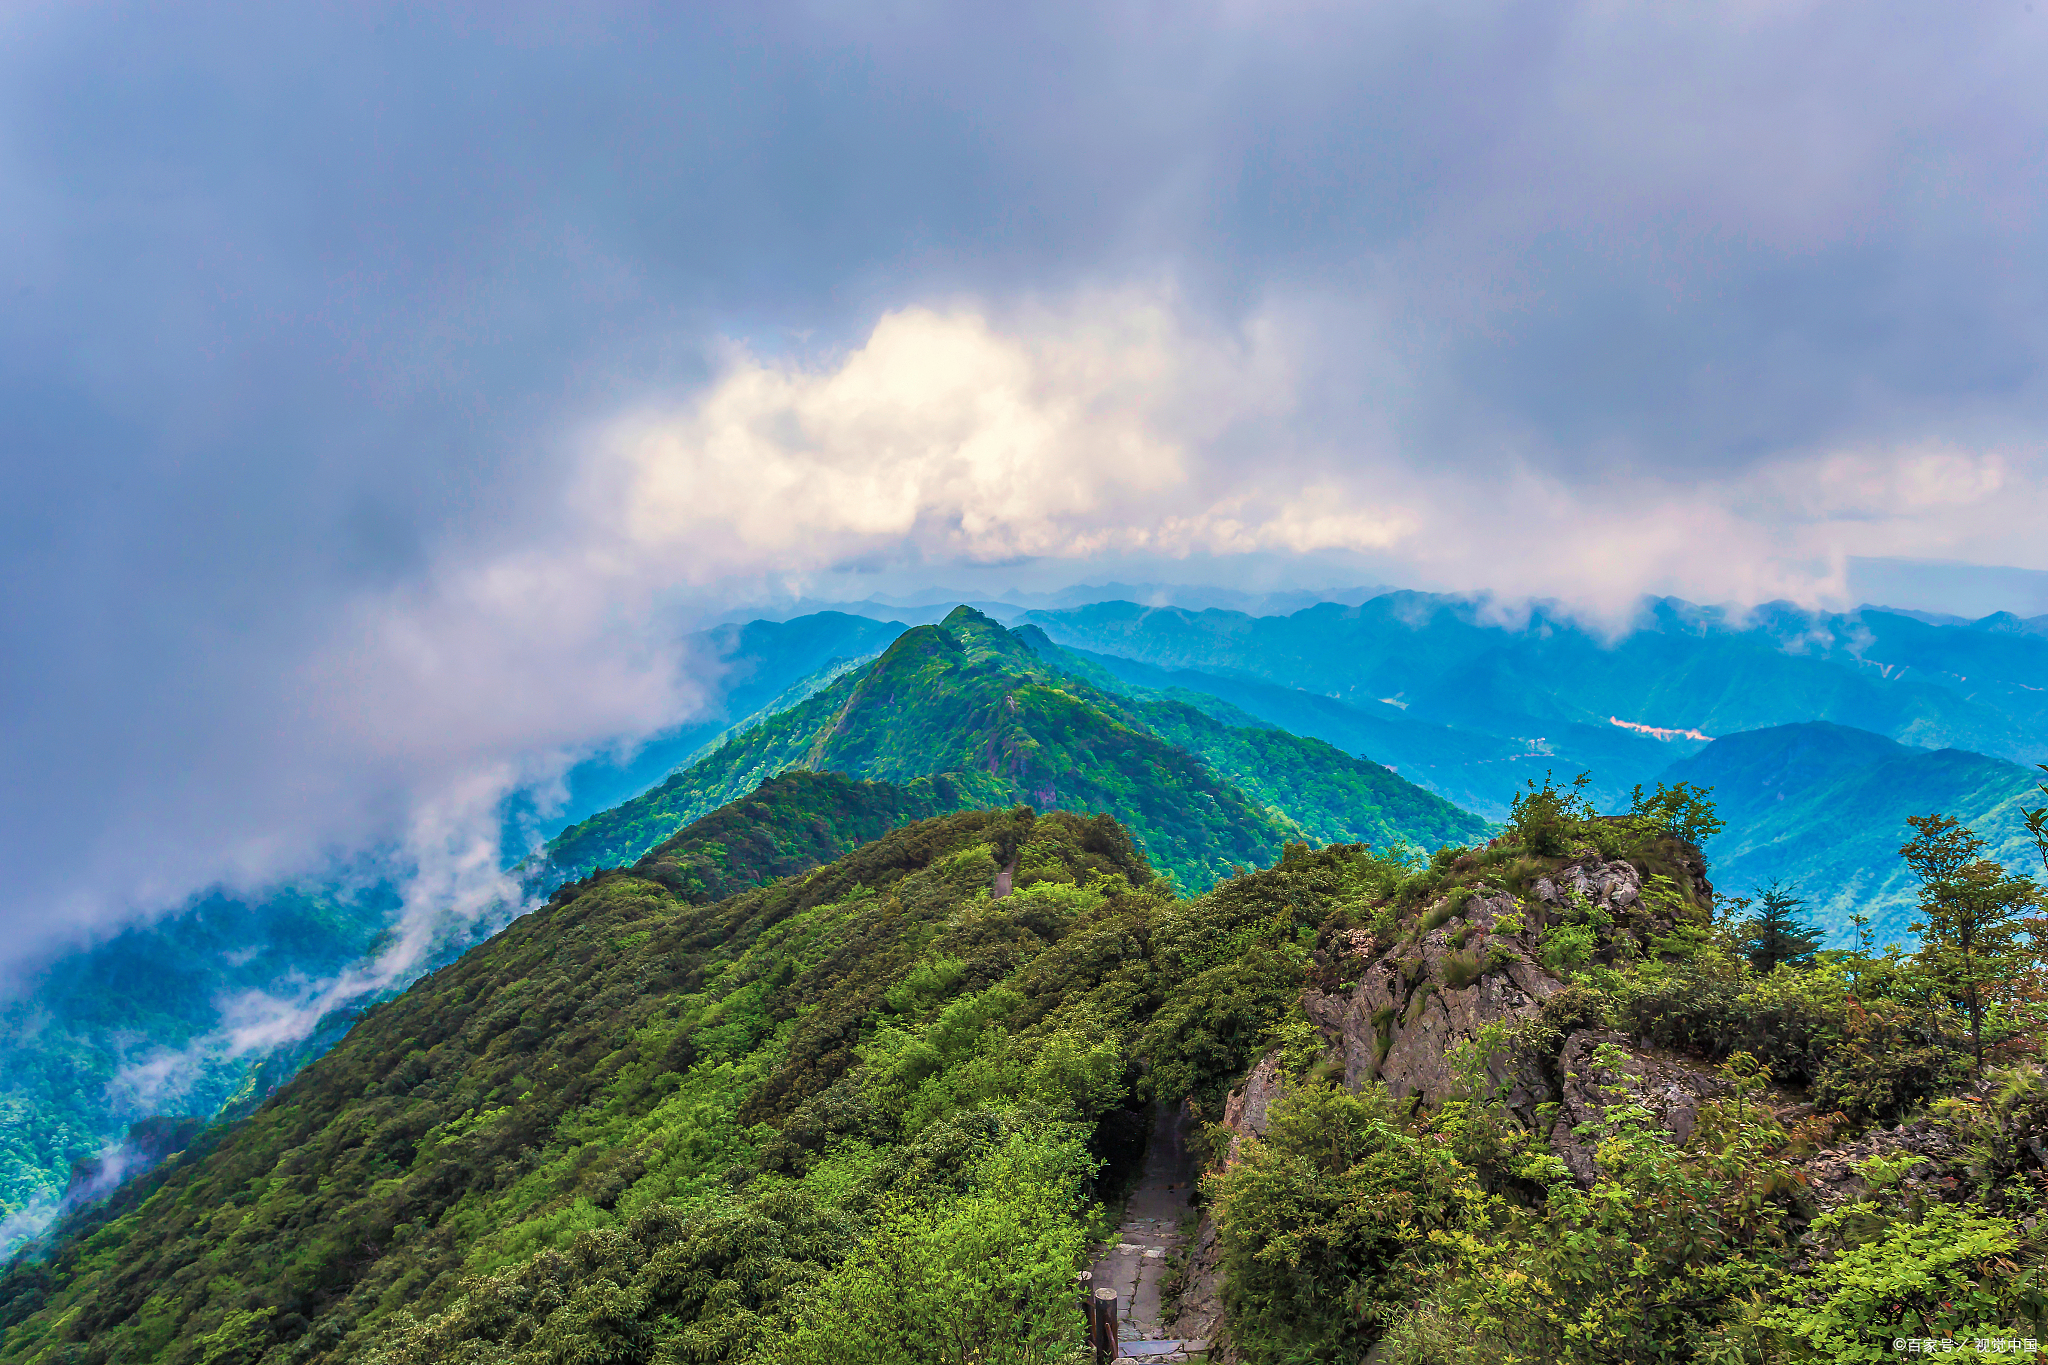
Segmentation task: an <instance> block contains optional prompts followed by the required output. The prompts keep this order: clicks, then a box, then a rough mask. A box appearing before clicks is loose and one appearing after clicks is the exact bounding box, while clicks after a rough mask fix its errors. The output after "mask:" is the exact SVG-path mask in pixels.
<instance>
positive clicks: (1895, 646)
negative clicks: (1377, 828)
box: [1025, 592, 2048, 819]
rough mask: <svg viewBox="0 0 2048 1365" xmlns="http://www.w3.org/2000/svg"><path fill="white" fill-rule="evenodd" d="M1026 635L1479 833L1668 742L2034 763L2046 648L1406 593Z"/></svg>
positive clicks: (1619, 781)
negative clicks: (1434, 808) (1317, 752)
mask: <svg viewBox="0 0 2048 1365" xmlns="http://www.w3.org/2000/svg"><path fill="white" fill-rule="evenodd" d="M1025 620H1026V621H1028V622H1030V623H1032V624H1035V625H1037V626H1039V627H1041V628H1042V629H1043V630H1044V631H1045V632H1046V633H1047V634H1048V635H1049V636H1050V637H1051V638H1052V639H1053V640H1054V641H1056V642H1057V643H1058V644H1060V645H1061V646H1063V647H1067V648H1071V649H1075V650H1086V651H1091V652H1093V653H1095V654H1099V655H1103V656H1114V659H1111V658H1105V659H1103V661H1102V662H1103V663H1104V664H1105V665H1107V666H1110V667H1112V668H1117V669H1121V670H1124V671H1125V672H1126V675H1127V676H1130V678H1131V680H1132V681H1136V682H1140V683H1149V684H1151V685H1158V682H1159V680H1158V679H1157V678H1147V677H1145V676H1139V675H1135V674H1133V673H1131V672H1130V671H1129V665H1130V664H1138V665H1145V666H1149V667H1150V668H1153V669H1157V670H1160V672H1161V673H1162V674H1168V675H1172V678H1173V682H1174V683H1175V684H1176V685H1180V686H1185V687H1189V688H1192V689H1194V690H1197V691H1204V692H1212V693H1214V694H1216V695H1218V696H1221V697H1223V698H1224V699H1225V700H1228V701H1230V702H1232V703H1233V704H1235V705H1237V706H1239V707H1242V708H1243V709H1245V710H1246V711H1249V712H1251V713H1252V714H1254V715H1257V716H1259V717H1261V718H1262V719H1266V720H1271V721H1274V722H1276V723H1278V724H1281V725H1283V726H1285V727H1286V728H1288V729H1290V730H1293V731H1294V732H1295V733H1297V734H1308V735H1319V736H1322V737H1323V738H1326V739H1329V740H1330V741H1331V742H1332V743H1335V744H1337V745H1338V746H1339V747H1342V748H1344V749H1345V750H1347V751H1348V752H1351V753H1364V754H1369V755H1370V756H1371V757H1373V758H1375V759H1377V760H1379V761H1381V762H1383V763H1388V764H1392V765H1394V766H1395V767H1397V768H1399V769H1400V771H1401V773H1402V775H1403V776H1406V777H1410V778H1413V779H1414V780H1416V781H1417V782H1419V783H1421V784H1423V785H1425V786H1427V787H1429V788H1430V789H1431V790H1433V791H1436V792H1438V793H1439V794H1440V795H1444V796H1446V797H1449V798H1450V799H1453V800H1456V801H1458V802H1459V803H1460V804H1462V805H1465V806H1466V807H1467V808H1468V809H1472V810H1476V811H1479V812H1480V813H1482V814H1485V815H1487V816H1489V817H1491V818H1495V819H1498V818H1500V816H1501V815H1503V814H1504V813H1505V808H1506V806H1507V803H1508V801H1509V800H1510V798H1511V797H1512V796H1513V795H1514V793H1515V792H1516V791H1518V790H1520V789H1521V787H1522V784H1523V782H1524V781H1526V780H1527V779H1528V778H1530V777H1535V778H1538V779H1541V777H1542V775H1543V772H1544V771H1545V770H1546V769H1554V770H1555V771H1557V772H1558V773H1559V774H1561V775H1563V774H1569V773H1576V772H1579V771H1581V770H1584V771H1588V772H1590V773H1591V774H1592V776H1593V790H1594V792H1595V794H1596V796H1597V797H1598V798H1599V799H1600V800H1602V801H1603V802H1605V803H1608V804H1620V803H1622V802H1624V801H1625V800H1626V794H1627V792H1628V790H1629V789H1630V788H1631V787H1632V786H1633V785H1634V784H1636V783H1639V782H1649V781H1651V780H1653V779H1654V778H1655V777H1656V775H1657V774H1658V773H1659V772H1661V771H1662V770H1663V769H1664V768H1665V767H1666V766H1668V765H1669V764H1670V763H1672V762H1673V761H1675V760H1677V759H1679V758H1683V757H1689V756H1690V755H1691V754H1693V753H1695V752H1697V751H1698V750H1699V749H1700V748H1701V747H1703V746H1704V745H1705V743H1706V742H1707V740H1706V739H1703V738H1694V737H1692V736H1690V735H1688V734H1687V733H1685V732H1688V731H1697V732H1699V734H1700V735H1703V736H1707V737H1719V736H1721V735H1727V734H1733V733H1736V732H1738V731H1744V730H1756V729H1763V728H1768V727H1771V726H1777V725H1784V724H1793V723H1798V722H1803V721H1812V720H1826V721H1832V722H1834V723H1836V724H1841V725H1849V726H1854V727H1857V728H1860V729H1865V730H1870V731H1872V732H1875V733H1878V734H1882V735H1885V736H1887V737H1889V738H1892V739H1895V740H1898V741H1900V742H1901V743H1907V744H1916V745H1922V746H1926V747H1929V748H1960V749H1967V750H1971V751H1973V752H1977V753H1983V754H1989V755H1992V756H1994V757H1998V758H2004V759H2007V760H2009V761H2013V762H2021V763H2035V762H2040V761H2043V760H2048V692H2043V691H2041V690H2040V689H2041V680H2042V679H2043V678H2048V639H2044V638H2042V637H2040V636H2038V635H2032V634H2027V633H2024V632H2022V631H2012V630H2005V631H2000V630H1997V629H1990V628H1986V629H1978V628H1975V627H1974V626H1972V625H1968V624H1954V625H1934V624H1929V623H1927V622H1924V621H1919V620H1915V619H1912V618H1911V617H1907V616H1903V615H1900V614H1897V613H1894V612H1886V611H1882V610H1879V609H1876V608H1863V609H1860V610H1858V611H1856V612H1851V613H1846V614H1828V613H1816V612H1807V611H1802V610H1799V609H1797V608H1794V607H1792V606H1790V605H1789V604H1785V603H1775V604H1768V605H1765V606H1762V607H1757V608H1753V609H1750V610H1748V611H1744V612H1737V611H1733V610H1726V609H1721V608H1710V607H1698V606H1694V605H1693V604H1691V603H1687V602H1681V601H1678V600H1676V599H1661V600H1655V601H1650V602H1647V603H1645V605H1644V607H1643V610H1642V611H1641V612H1640V613H1639V615H1638V618H1637V619H1636V620H1635V621H1634V622H1633V623H1632V625H1631V627H1630V628H1629V629H1628V630H1627V631H1625V632H1624V633H1623V634H1621V635H1620V637H1619V638H1611V637H1610V636H1608V635H1606V634H1604V633H1601V632H1598V631H1594V630H1591V629H1589V628H1587V627H1586V626H1584V625H1582V624H1581V623H1579V622H1578V621H1576V620H1574V619H1573V618H1571V617H1570V616H1568V615H1565V614H1563V613H1561V612H1559V611H1556V610H1554V609H1548V608H1545V607H1543V606H1541V605H1540V604H1539V605H1537V606H1535V607H1532V608H1531V609H1530V610H1528V611H1527V612H1526V613H1525V614H1522V615H1519V616H1515V617H1505V616H1495V615H1493V614H1491V610H1490V608H1489V606H1488V604H1486V603H1484V602H1479V601H1474V600H1470V599H1464V598H1454V597H1443V596H1432V595H1430V594H1425V593H1413V592H1395V593H1386V594H1383V595H1381V596H1379V597H1376V598H1373V599H1372V600H1370V601H1368V602H1365V603H1363V604H1362V605H1359V606H1355V607H1351V606H1341V605H1338V604H1335V603H1324V604H1322V605H1319V606H1315V607H1311V608H1308V609H1307V610H1304V611H1299V612H1295V613H1294V614H1292V615H1290V616H1268V617H1254V616H1247V615H1244V614H1243V613H1240V612H1231V611H1217V610H1210V611H1200V612H1194V611H1186V610H1182V609H1179V608H1171V607H1169V608H1149V607H1141V606H1138V605H1135V604H1133V603H1129V602H1121V603H1118V602H1105V603H1098V604H1095V605H1092V606H1085V607H1078V608H1074V609H1071V610H1064V611H1033V612H1028V613H1026V614H1025ZM1125 661H1127V662H1125ZM1290 692H1293V693H1305V694H1309V695H1308V697H1304V696H1300V695H1294V696H1290V695H1288V694H1289V693H1290ZM1310 697H1315V698H1322V699H1325V700H1326V701H1328V702H1335V703H1339V704H1341V706H1340V707H1339V708H1334V709H1333V708H1332V707H1330V706H1328V705H1318V704H1317V703H1316V702H1314V701H1312V700H1310V699H1309V698H1310ZM1631 727H1636V728H1631ZM1642 727H1650V728H1648V729H1645V728H1642ZM1652 730H1655V731H1662V732H1663V734H1662V736H1661V737H1659V736H1657V735H1654V734H1653V733H1652Z"/></svg>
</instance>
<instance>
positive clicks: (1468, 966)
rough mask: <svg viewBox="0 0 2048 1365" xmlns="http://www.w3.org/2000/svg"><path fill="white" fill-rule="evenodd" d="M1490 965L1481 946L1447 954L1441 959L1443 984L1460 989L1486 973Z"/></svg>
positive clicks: (1455, 989)
mask: <svg viewBox="0 0 2048 1365" xmlns="http://www.w3.org/2000/svg"><path fill="white" fill-rule="evenodd" d="M1490 965H1491V961H1490V959H1489V958H1488V956H1487V953H1486V950H1485V949H1484V948H1483V947H1477V946H1475V947H1472V948H1468V949H1466V950H1464V951H1463V952H1457V953H1450V954H1447V955H1446V956H1445V957H1444V959H1443V964H1442V966H1443V974H1444V985H1445V987H1446V988H1447V989H1450V990H1454V991H1461V990H1463V989H1465V987H1467V986H1469V985H1471V984H1472V983H1473V982H1474V981H1477V980H1478V979H1479V978H1480V977H1482V976H1484V975H1485V974H1486V969H1487V968H1488V966H1490Z"/></svg>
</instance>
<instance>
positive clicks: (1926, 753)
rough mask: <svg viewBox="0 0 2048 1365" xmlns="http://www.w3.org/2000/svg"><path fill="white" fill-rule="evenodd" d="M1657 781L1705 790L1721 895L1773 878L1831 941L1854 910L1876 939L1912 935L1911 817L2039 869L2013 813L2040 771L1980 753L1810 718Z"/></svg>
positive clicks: (1732, 742) (1721, 749) (1710, 754)
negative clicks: (1715, 832)
mask: <svg viewBox="0 0 2048 1365" xmlns="http://www.w3.org/2000/svg"><path fill="white" fill-rule="evenodd" d="M1664 776H1665V780H1667V781H1670V782H1692V783H1696V784H1699V785H1701V786H1707V787H1712V788H1713V790H1714V800H1715V803H1716V805H1717V806H1718V807H1719V808H1720V811H1721V816H1722V818H1723V819H1724V820H1726V821H1727V824H1728V827H1727V829H1726V830H1724V831H1723V832H1722V833H1721V834H1720V835H1719V836H1718V837H1716V838H1715V839H1714V840H1712V841H1711V842H1710V843H1709V844H1708V845H1707V853H1708V854H1709V856H1711V857H1712V858H1713V860H1714V876H1715V880H1716V882H1717V883H1718V884H1719V885H1720V886H1721V888H1722V890H1723V891H1725V892H1729V893H1731V894H1733V893H1736V892H1740V893H1743V894H1748V893H1749V892H1750V891H1752V890H1753V889H1754V888H1756V887H1759V886H1762V885H1764V884H1765V883H1767V882H1770V881H1773V880H1776V881H1782V882H1783V883H1784V884H1785V885H1786V886H1788V887H1790V888H1793V889H1794V890H1796V891H1797V893H1798V894H1799V895H1800V896H1802V897H1804V898H1805V899H1806V901H1807V903H1808V905H1809V907H1810V908H1811V910H1812V912H1813V915H1814V918H1815V919H1816V920H1817V921H1818V922H1819V923H1820V924H1821V925H1822V927H1823V928H1825V929H1826V930H1828V932H1829V934H1830V937H1831V939H1833V940H1834V941H1837V942H1846V941H1847V938H1848V934H1849V930H1850V924H1849V917H1850V916H1851V915H1854V914H1862V915H1866V916H1868V917H1869V918H1870V920H1871V924H1872V928H1873V930H1874V931H1875V932H1876V933H1877V934H1878V936H1879V938H1880V940H1882V941H1891V940H1894V939H1906V938H1909V937H1910V935H1909V934H1908V933H1907V925H1909V924H1911V923H1912V922H1913V920H1914V918H1915V913H1916V911H1915V907H1916V905H1917V903H1918V888H1917V884H1916V883H1915V882H1914V881H1913V879H1912V877H1911V876H1910V875H1909V874H1908V872H1907V870H1906V868H1905V866H1904V865H1903V864H1902V863H1900V861H1899V859H1898V857H1897V853H1898V849H1899V847H1900V846H1901V845H1902V844H1904V843H1906V842H1907V841H1908V840H1910V839H1911V838H1912V837H1913V830H1912V828H1911V826H1909V825H1908V824H1907V823H1906V817H1908V816H1911V815H1927V814H1930V813H1932V812H1936V811H1940V812H1946V813H1947V814H1950V815H1953V816H1955V817H1956V818H1958V819H1960V820H1962V821H1963V823H1965V824H1967V825H1969V826H1970V827H1971V828H1973V829H1975V830H1976V831H1977V833H1978V834H1980V835H1982V836H1983V837H1984V838H1985V839H1986V840H1987V841H1988V843H1989V845H1990V853H1991V856H1993V857H1995V858H1999V859H2001V860H2002V861H2004V862H2005V864H2006V865H2007V866H2009V867H2014V868H2028V867H2031V868H2033V869H2034V870H2035V871H2037V872H2038V871H2040V870H2041V869H2040V867H2039V857H2038V854H2037V853H2036V851H2035V848H2034V844H2033V841H2032V840H2031V839H2030V838H2029V837H2028V835H2027V831H2026V824H2025V820H2024V818H2023V817H2022V815H2021V808H2022V807H2023V806H2038V805H2041V804H2043V798H2042V796H2041V793H2040V792H2039V791H2038V790H2037V789H2036V783H2037V782H2038V781H2039V779H2040V777H2041V773H2040V771H2039V770H2038V769H2035V768H2025V767H2021V766H2020V765H2018V764H2016V763H2007V762H2004V761H2003V760H2000V759H1996V758H1987V757H1985V756H1984V755H1983V754H1973V753H1966V752H1964V751H1963V750H1960V749H1937V750H1928V749H1919V748H1914V747H1912V746H1910V745H1905V744H1899V743H1896V742H1895V741H1892V740H1889V739H1886V738H1885V737H1884V736H1882V735H1875V734H1872V733H1870V732H1869V731H1867V730H1856V729H1852V728H1850V727H1848V726H1843V725H1830V724H1828V723H1826V722H1824V721H1816V722H1811V723H1808V724H1803V725H1780V726H1774V727H1772V728H1770V729H1768V730H1752V731H1748V732H1746V733H1744V734H1737V735H1729V736H1727V737H1725V738H1722V739H1718V740H1715V741H1714V742H1713V743H1712V744H1710V745H1708V746H1707V748H1706V749H1704V750H1703V751H1701V752H1700V753H1699V754H1698V755H1696V756H1695V757H1692V758H1689V759H1685V760H1683V761H1681V762H1679V763H1675V764H1673V765H1672V766H1671V768H1670V769H1669V770H1668V771H1667V772H1666V773H1665V775H1664Z"/></svg>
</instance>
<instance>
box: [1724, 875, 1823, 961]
mask: <svg viewBox="0 0 2048 1365" xmlns="http://www.w3.org/2000/svg"><path fill="white" fill-rule="evenodd" d="M1756 894H1757V909H1758V913H1757V914H1756V915H1755V916H1754V917H1752V918H1750V919H1747V920H1744V921H1743V924H1742V951H1743V953H1744V954H1745V955H1746V956H1747V957H1748V958H1749V965H1750V966H1752V967H1754V968H1756V970H1757V974H1758V975H1760V976H1762V975H1768V974H1769V973H1770V972H1771V971H1772V969H1774V968H1775V967H1777V965H1778V964H1779V963H1781V962H1792V963H1801V964H1804V963H1807V962H1811V961H1812V960H1813V954H1814V950H1815V949H1817V948H1819V947H1820V938H1821V935H1820V931H1819V930H1818V929H1815V928H1814V927H1813V926H1812V925H1811V924H1809V923H1807V922H1806V921H1805V920H1804V919H1802V918H1800V917H1799V916H1797V915H1794V914H1793V913H1792V912H1793V911H1794V910H1796V909H1798V908H1799V907H1800V906H1802V905H1804V904H1806V901H1805V900H1804V899H1802V898H1801V897H1798V896H1795V895H1793V894H1792V893H1791V892H1790V891H1788V890H1786V889H1785V888H1784V887H1783V886H1781V885H1779V884H1778V883H1777V882H1775V881H1774V882H1772V883H1771V884H1770V885H1769V886H1766V887H1764V888H1762V889H1761V890H1759V891H1758V892H1757V893H1756Z"/></svg>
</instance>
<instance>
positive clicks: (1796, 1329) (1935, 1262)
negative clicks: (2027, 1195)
mask: <svg viewBox="0 0 2048 1365" xmlns="http://www.w3.org/2000/svg"><path fill="white" fill-rule="evenodd" d="M1862 1212H1863V1210H1862V1209H1858V1208H1853V1207H1852V1208H1850V1209H1847V1210H1838V1211H1836V1212H1834V1213H1828V1214H1823V1215H1822V1216H1821V1217H1820V1218H1818V1219H1816V1220H1815V1222H1814V1228H1813V1230H1814V1233H1815V1235H1816V1236H1817V1237H1820V1238H1822V1239H1824V1240H1834V1239H1835V1238H1837V1237H1838V1235H1839V1234H1840V1233H1842V1232H1844V1231H1845V1230H1846V1228H1845V1225H1846V1224H1848V1223H1849V1222H1850V1221H1851V1220H1852V1219H1855V1218H1856V1217H1857V1215H1858V1214H1860V1213H1862ZM1830 1250H1831V1251H1832V1252H1833V1254H1832V1255H1831V1256H1829V1257H1828V1258H1827V1259H1825V1260H1821V1261H1819V1262H1818V1263H1817V1264H1816V1265H1815V1266H1814V1267H1813V1269H1812V1270H1810V1271H1808V1272H1807V1273H1806V1274H1805V1275H1802V1276H1800V1277H1798V1278H1797V1279H1793V1280H1789V1281H1787V1282H1786V1283H1785V1285H1784V1287H1783V1289H1782V1290H1781V1291H1780V1292H1779V1293H1778V1294H1777V1296H1776V1301H1775V1302H1774V1303H1773V1304H1772V1305H1771V1307H1770V1308H1769V1309H1768V1310H1767V1311H1766V1312H1765V1313H1764V1314H1763V1315H1762V1318H1761V1321H1760V1325H1761V1326H1762V1328H1763V1329H1764V1330H1765V1331H1766V1332H1767V1333H1769V1334H1770V1335H1772V1336H1775V1337H1777V1338H1779V1339H1780V1340H1781V1341H1782V1342H1783V1344H1784V1345H1787V1346H1790V1347H1792V1348H1793V1349H1794V1350H1798V1351H1802V1352H1806V1353H1810V1354H1811V1356H1812V1357H1813V1358H1815V1359H1823V1360H1842V1361H1857V1360H1862V1361H1880V1360H1892V1359H1895V1358H1896V1357H1895V1353H1894V1351H1893V1347H1892V1340H1893V1338H1895V1337H1917V1338H1928V1337H1932V1338H1935V1339H1936V1340H1938V1341H1942V1342H1944V1343H1947V1342H1949V1341H1956V1342H1962V1343H1974V1342H1975V1341H1976V1340H1979V1339H1986V1338H2009V1337H2012V1336H2014V1335H2016V1334H2018V1333H2017V1331H2016V1329H2017V1328H2018V1326H2019V1325H2020V1324H2025V1326H2026V1331H2025V1332H2024V1335H2026V1336H2031V1337H2035V1338H2037V1339H2038V1338H2040V1337H2043V1336H2048V1291H2044V1289H2043V1287H2042V1284H2041V1277H2042V1271H2043V1268H2044V1262H2048V1257H2044V1255H2043V1246H2042V1240H2041V1237H2040V1234H2039V1233H2038V1232H2028V1231H2026V1230H2024V1229H2022V1228H2021V1227H2019V1226H2018V1225H2017V1224H2015V1223H2014V1222H2013V1221H2012V1220H2011V1219H2007V1218H1998V1217H1994V1216H1992V1215H1990V1214H1988V1213H1987V1212H1986V1211H1985V1210H1984V1209H1983V1208H1981V1207H1979V1206H1977V1205H1974V1204H1973V1205H1968V1206H1965V1207H1962V1208H1957V1207H1953V1206H1949V1205H1941V1204H1935V1205H1932V1206H1930V1207H1928V1208H1926V1209H1925V1210H1923V1211H1921V1212H1919V1214H1918V1215H1917V1216H1906V1217H1900V1218H1898V1219H1896V1220H1895V1221H1892V1222H1891V1223H1890V1224H1889V1226H1887V1227H1885V1228H1884V1229H1883V1231H1882V1232H1881V1233H1879V1234H1878V1235H1875V1236H1872V1235H1870V1233H1869V1232H1867V1231H1863V1232H1859V1233H1858V1235H1857V1236H1855V1237H1854V1238H1853V1239H1848V1238H1841V1239H1839V1242H1838V1244H1837V1245H1835V1246H1832V1247H1830ZM2001 1355H2008V1353H2004V1352H2000V1353H1997V1354H1986V1355H1981V1356H1980V1355H1979V1354H1978V1353H1977V1351H1976V1350H1975V1349H1974V1346H1973V1345H1972V1346H1966V1348H1965V1349H1964V1350H1962V1351H1960V1352H1953V1351H1944V1353H1943V1359H1957V1360H1983V1359H1991V1360H1995V1359H1998V1358H2000V1356H2001ZM2008 1358H2009V1357H2008Z"/></svg>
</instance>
